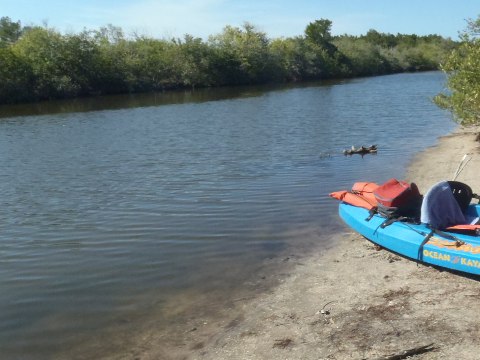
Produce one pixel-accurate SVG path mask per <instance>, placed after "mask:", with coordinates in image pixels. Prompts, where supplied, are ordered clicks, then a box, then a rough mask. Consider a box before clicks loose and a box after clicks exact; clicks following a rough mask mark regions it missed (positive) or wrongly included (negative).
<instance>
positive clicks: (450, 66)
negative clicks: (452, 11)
mask: <svg viewBox="0 0 480 360" xmlns="http://www.w3.org/2000/svg"><path fill="white" fill-rule="evenodd" d="M479 34H480V17H479V18H478V19H477V20H475V21H474V20H470V21H469V22H468V27H467V30H466V31H465V32H464V33H463V34H462V36H461V40H462V42H461V44H460V46H459V47H458V48H457V49H454V50H453V51H452V52H451V53H450V55H449V56H448V58H447V59H446V61H445V63H444V64H443V65H442V70H443V71H444V72H445V73H446V74H447V75H448V81H447V86H448V89H449V90H450V91H449V92H448V93H442V94H439V95H437V96H436V97H435V99H434V100H435V102H436V104H437V105H439V106H440V107H442V108H445V109H448V110H450V111H451V112H452V114H453V116H454V119H455V120H456V121H457V122H458V123H460V124H462V125H479V124H480V39H479V38H478V35H479Z"/></svg>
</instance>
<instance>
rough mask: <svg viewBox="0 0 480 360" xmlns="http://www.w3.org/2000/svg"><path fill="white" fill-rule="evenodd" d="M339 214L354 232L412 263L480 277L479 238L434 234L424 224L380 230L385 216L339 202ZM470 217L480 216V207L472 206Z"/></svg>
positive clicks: (447, 233)
mask: <svg viewBox="0 0 480 360" xmlns="http://www.w3.org/2000/svg"><path fill="white" fill-rule="evenodd" d="M339 214H340V217H341V218H342V220H343V221H344V222H345V223H346V224H347V225H348V226H350V227H351V228H352V229H354V230H355V231H357V232H358V233H360V234H361V235H363V236H364V237H366V238H367V239H369V240H370V241H372V242H373V243H375V244H378V245H380V246H381V247H383V248H385V249H388V250H391V251H393V252H395V253H398V254H400V255H403V256H405V257H408V258H410V259H413V260H417V261H420V262H423V263H426V264H431V265H435V266H439V267H443V268H447V269H452V270H456V271H462V272H466V273H471V274H480V236H475V235H467V234H459V233H453V232H447V231H445V232H443V233H440V234H438V233H435V234H433V236H431V237H427V236H428V235H429V234H430V233H431V230H430V228H428V227H427V226H426V225H424V224H413V223H406V222H400V221H397V222H393V223H392V224H390V225H388V226H385V227H383V228H382V227H381V225H382V224H383V223H384V222H385V220H386V219H385V217H382V216H380V215H378V214H375V215H373V217H371V219H370V220H367V219H368V218H369V216H370V214H369V211H368V210H367V209H364V208H361V207H357V206H354V205H349V204H347V203H345V202H342V203H340V206H339ZM467 214H468V215H469V216H470V217H478V216H480V205H470V206H469V207H468V210H467Z"/></svg>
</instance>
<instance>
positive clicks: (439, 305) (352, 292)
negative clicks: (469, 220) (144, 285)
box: [130, 129, 480, 359]
mask: <svg viewBox="0 0 480 360" xmlns="http://www.w3.org/2000/svg"><path fill="white" fill-rule="evenodd" d="M476 131H478V129H469V130H466V129H459V130H457V131H456V132H455V133H453V134H452V135H449V136H446V137H443V138H441V139H440V140H439V143H438V145H437V146H434V147H432V148H429V149H427V150H426V151H425V152H422V153H420V154H418V155H417V156H416V158H415V159H414V161H413V164H412V165H411V167H410V168H409V170H408V173H407V179H408V180H410V181H415V182H416V183H417V184H418V185H419V187H420V190H421V191H422V192H423V193H425V192H426V191H427V190H428V188H429V187H430V186H431V185H433V184H434V183H436V182H438V181H440V180H447V179H451V178H452V176H453V174H454V173H455V170H456V168H457V166H458V164H459V162H460V160H461V159H462V157H463V155H464V154H466V153H470V154H472V155H473V158H472V160H471V161H470V162H469V164H468V165H467V167H466V168H465V170H464V171H463V172H462V173H461V175H460V176H459V178H458V179H457V180H459V181H463V182H466V183H468V184H470V185H471V187H472V188H473V189H474V190H476V191H480V178H479V177H478V170H477V169H479V165H480V156H479V145H480V143H478V142H476V141H475V134H476ZM342 230H343V232H342V233H340V234H338V235H335V237H336V239H335V242H336V246H335V247H334V248H332V249H329V250H326V251H324V253H322V254H318V253H315V254H310V255H302V256H292V257H291V259H290V262H291V264H290V266H289V267H288V270H287V274H283V275H281V276H280V275H279V278H278V281H279V283H278V285H277V286H275V287H273V288H272V289H271V290H270V291H268V292H266V293H263V294H260V295H259V296H256V297H254V298H245V299H238V300H239V301H237V302H236V304H235V306H234V307H233V308H232V309H230V310H231V311H232V317H231V318H230V319H228V317H223V320H222V321H217V322H215V323H213V325H212V324H207V323H205V324H203V323H201V322H197V325H196V326H195V327H193V328H191V330H190V331H189V332H188V333H186V334H185V337H184V339H182V341H181V344H179V345H178V346H177V347H172V346H165V343H164V344H163V345H162V346H161V347H159V343H157V341H160V340H161V339H158V338H155V337H153V338H151V339H150V340H148V341H146V342H145V347H144V351H140V352H137V353H136V354H135V358H139V359H161V358H166V359H378V358H380V359H384V358H386V356H387V355H392V354H400V353H401V352H402V351H403V350H408V349H412V348H416V347H419V346H423V345H428V344H431V343H433V344H434V345H433V347H434V348H435V349H434V350H433V351H430V352H427V353H424V354H421V355H415V356H413V357H411V358H412V359H452V358H456V359H479V358H480V355H479V351H478V350H479V348H480V346H479V344H478V339H479V338H480V282H479V281H478V279H475V278H469V277H466V276H464V275H460V274H456V273H452V272H448V271H442V270H439V269H437V268H433V267H429V266H425V265H422V264H417V263H415V262H414V261H410V260H407V259H405V258H402V257H399V256H397V255H395V254H392V253H390V252H388V251H386V250H382V249H379V248H378V247H376V246H374V245H373V244H372V243H370V242H369V241H367V240H365V239H364V238H362V237H361V236H359V235H358V234H356V233H354V232H352V231H350V230H349V229H347V228H346V227H344V228H343V229H342ZM479 279H480V278H479ZM170 345H172V344H170ZM130 355H133V354H130Z"/></svg>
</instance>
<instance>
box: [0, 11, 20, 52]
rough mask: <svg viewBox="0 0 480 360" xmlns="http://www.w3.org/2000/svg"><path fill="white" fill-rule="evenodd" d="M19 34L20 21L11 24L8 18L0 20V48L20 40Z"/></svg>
mask: <svg viewBox="0 0 480 360" xmlns="http://www.w3.org/2000/svg"><path fill="white" fill-rule="evenodd" d="M21 34H22V26H21V24H20V21H17V22H13V21H12V20H11V19H10V18H9V17H2V18H0V47H6V46H7V45H10V44H13V43H14V42H15V41H17V40H18V39H19V38H20V35H21Z"/></svg>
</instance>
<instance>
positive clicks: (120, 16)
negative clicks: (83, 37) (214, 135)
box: [0, 0, 480, 39]
mask: <svg viewBox="0 0 480 360" xmlns="http://www.w3.org/2000/svg"><path fill="white" fill-rule="evenodd" d="M478 15H480V2H478V1H475V0H316V1H314V0H291V1H286V0H278V1H267V0H235V1H234V0H136V1H135V0H75V1H71V0H13V1H10V0H0V16H9V17H10V18H11V19H12V20H15V21H16V20H20V21H21V22H22V24H23V25H31V24H35V25H42V24H43V23H44V22H46V23H47V24H48V25H49V26H51V27H54V28H56V29H57V30H59V31H62V32H77V31H81V30H82V29H83V28H87V29H97V28H99V27H101V26H104V25H107V24H113V25H116V26H120V27H122V28H123V29H124V31H125V33H127V34H131V33H133V32H136V33H140V34H144V35H148V36H153V37H159V38H165V37H166V38H170V37H182V36H183V35H184V34H186V33H188V34H191V35H194V36H198V37H202V38H204V39H206V38H207V37H208V36H209V35H213V34H217V33H219V32H221V31H222V29H223V27H224V26H225V25H233V26H241V25H242V24H243V23H244V22H245V21H248V22H250V23H252V24H253V25H255V26H256V27H257V29H259V30H261V31H264V32H266V33H267V35H268V36H269V37H270V38H277V37H290V36H296V35H301V34H303V31H304V29H305V26H306V25H307V24H308V23H309V22H312V21H314V20H316V19H321V18H323V19H329V20H331V21H332V22H333V26H332V33H333V34H334V35H338V34H345V33H346V34H350V35H360V34H365V33H366V32H367V31H368V30H369V29H375V30H377V31H379V32H386V33H393V34H396V33H403V34H418V35H427V34H439V35H442V36H445V37H451V38H453V39H456V38H457V36H458V32H459V31H461V30H464V29H465V27H466V21H465V20H466V19H468V18H477V16H478Z"/></svg>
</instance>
